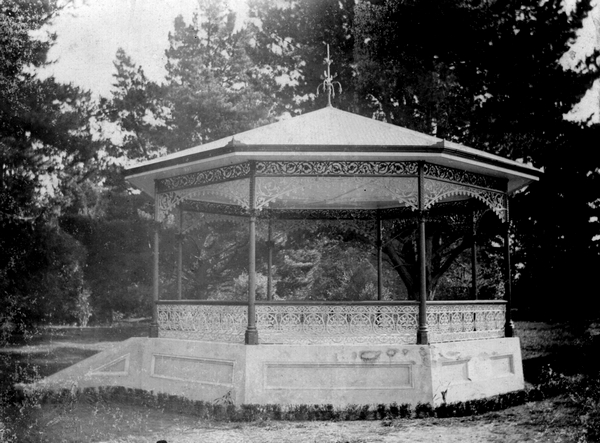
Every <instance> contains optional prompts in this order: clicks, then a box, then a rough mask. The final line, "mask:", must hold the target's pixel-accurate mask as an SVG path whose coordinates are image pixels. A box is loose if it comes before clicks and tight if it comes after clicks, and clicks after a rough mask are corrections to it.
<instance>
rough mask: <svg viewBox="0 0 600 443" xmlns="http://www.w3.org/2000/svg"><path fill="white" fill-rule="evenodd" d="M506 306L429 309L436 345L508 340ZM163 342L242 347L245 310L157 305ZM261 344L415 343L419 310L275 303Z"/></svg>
mask: <svg viewBox="0 0 600 443" xmlns="http://www.w3.org/2000/svg"><path fill="white" fill-rule="evenodd" d="M505 311H506V308H505V305H504V304H491V303H490V304H481V303H477V304H444V305H428V306H427V323H428V328H429V332H430V340H431V342H432V343H441V342H449V341H462V340H481V339H488V338H501V337H504V321H505ZM158 323H159V335H160V337H165V338H184V339H193V340H204V341H216V342H230V343H243V342H244V334H245V330H246V325H247V307H246V306H245V305H195V304H194V305H191V304H190V305H184V304H166V303H161V304H160V305H159V306H158ZM256 326H257V329H258V332H259V340H260V342H261V343H278V344H414V343H415V342H416V331H417V326H418V306H417V305H363V306H360V305H350V304H348V305H337V304H336V305H333V304H318V305H312V304H298V305H289V304H273V305H257V306H256Z"/></svg>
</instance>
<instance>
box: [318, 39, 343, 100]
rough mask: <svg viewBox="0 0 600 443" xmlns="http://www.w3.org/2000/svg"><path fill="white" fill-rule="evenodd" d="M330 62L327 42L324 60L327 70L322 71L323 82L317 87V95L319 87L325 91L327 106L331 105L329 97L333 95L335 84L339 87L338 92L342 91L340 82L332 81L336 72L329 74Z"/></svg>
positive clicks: (331, 60)
mask: <svg viewBox="0 0 600 443" xmlns="http://www.w3.org/2000/svg"><path fill="white" fill-rule="evenodd" d="M331 62H333V59H332V58H331V57H330V56H329V44H327V58H326V59H325V60H324V63H325V64H326V65H327V70H326V71H323V75H322V76H321V79H322V80H323V83H321V84H320V85H319V86H318V87H317V96H318V95H319V89H321V88H323V92H326V93H327V106H331V98H332V97H335V86H336V85H337V86H338V88H339V93H340V94H341V93H342V84H341V83H340V82H338V81H333V79H334V78H336V77H337V74H334V75H331V68H330V66H331Z"/></svg>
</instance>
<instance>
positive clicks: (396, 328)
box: [256, 304, 418, 344]
mask: <svg viewBox="0 0 600 443" xmlns="http://www.w3.org/2000/svg"><path fill="white" fill-rule="evenodd" d="M256 315H257V327H258V335H259V340H260V342H261V343H288V344H292V343H293V344H361V343H365V344H388V343H389V344H398V343H405V344H411V343H415V342H416V330H417V319H418V307H417V306H416V305H414V306H411V305H379V306H378V305H350V304H349V305H260V306H257V307H256Z"/></svg>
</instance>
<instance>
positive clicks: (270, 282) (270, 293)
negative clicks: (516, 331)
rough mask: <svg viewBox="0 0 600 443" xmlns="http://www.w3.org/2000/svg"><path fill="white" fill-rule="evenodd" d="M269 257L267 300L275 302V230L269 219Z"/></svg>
mask: <svg viewBox="0 0 600 443" xmlns="http://www.w3.org/2000/svg"><path fill="white" fill-rule="evenodd" d="M267 244H268V247H269V255H268V257H267V261H268V263H267V300H269V301H271V300H273V229H272V227H271V219H269V239H268V241H267Z"/></svg>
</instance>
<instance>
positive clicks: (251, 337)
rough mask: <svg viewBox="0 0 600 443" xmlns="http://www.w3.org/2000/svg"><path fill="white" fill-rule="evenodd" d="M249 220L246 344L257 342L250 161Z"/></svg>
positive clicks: (253, 174)
mask: <svg viewBox="0 0 600 443" xmlns="http://www.w3.org/2000/svg"><path fill="white" fill-rule="evenodd" d="M249 210H250V222H249V240H248V327H247V328H246V337H245V338H246V344H247V345H257V344H258V330H257V329H256V164H255V163H254V162H251V163H250V208H249Z"/></svg>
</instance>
